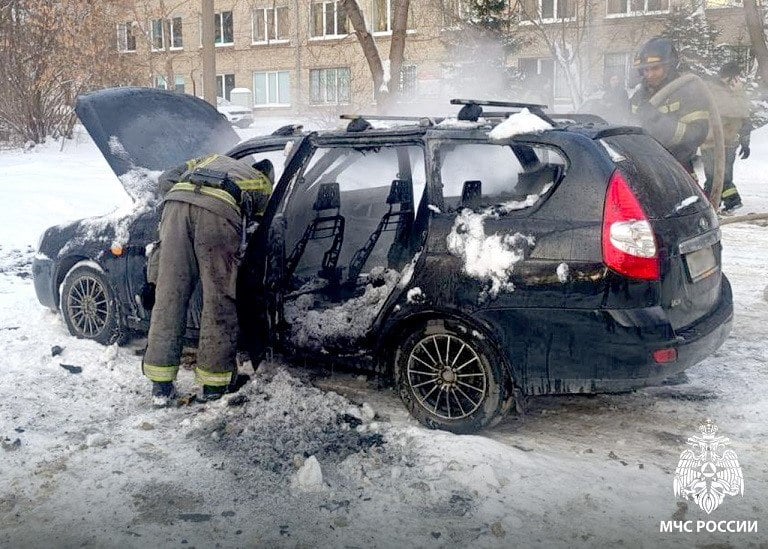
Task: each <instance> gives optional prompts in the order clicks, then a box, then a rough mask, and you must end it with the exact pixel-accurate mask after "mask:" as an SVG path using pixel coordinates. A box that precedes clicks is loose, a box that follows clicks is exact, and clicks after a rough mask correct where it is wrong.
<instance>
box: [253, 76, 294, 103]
mask: <svg viewBox="0 0 768 549" xmlns="http://www.w3.org/2000/svg"><path fill="white" fill-rule="evenodd" d="M260 74H263V75H264V76H265V79H266V89H267V102H266V103H256V87H257V86H256V76H257V75H260ZM280 74H287V75H288V102H287V103H283V102H280V101H279V100H280V99H281V97H280ZM270 75H275V78H276V79H277V88H276V89H277V95H278V97H277V98H276V99H277V101H271V99H272V98H271V97H269V95H270V92H269V91H270V86H269V76H270ZM290 106H291V71H290V70H265V71H262V70H259V71H253V107H254V108H255V109H268V108H275V107H290Z"/></svg>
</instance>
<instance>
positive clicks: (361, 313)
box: [284, 266, 407, 351]
mask: <svg viewBox="0 0 768 549" xmlns="http://www.w3.org/2000/svg"><path fill="white" fill-rule="evenodd" d="M406 268H407V266H406ZM399 279H400V273H399V272H397V271H395V270H392V269H384V268H382V267H376V268H374V269H371V272H370V274H369V276H368V284H366V286H365V291H364V293H363V295H361V296H358V297H354V298H352V299H349V300H347V301H345V302H343V303H341V304H339V305H334V304H333V303H332V302H330V301H328V300H327V299H326V298H325V297H324V296H321V295H318V294H310V293H305V294H303V295H300V296H299V297H298V298H296V299H295V300H294V301H292V302H287V303H286V304H285V309H284V310H285V319H286V321H287V322H288V323H289V324H290V325H291V336H290V337H291V341H292V342H293V343H294V345H296V346H298V347H303V348H309V349H314V350H317V351H319V350H323V349H325V350H326V351H327V350H329V349H331V348H332V349H340V348H342V347H344V346H347V345H349V344H351V343H352V342H354V341H356V340H359V339H361V338H362V337H364V336H365V334H366V333H367V331H368V329H369V328H370V327H371V325H372V324H373V321H374V320H375V318H376V315H378V314H379V311H380V310H381V307H382V306H383V305H384V302H385V301H386V300H387V297H389V294H390V293H392V290H393V289H394V287H395V284H397V281H398V280H399ZM310 284H312V281H310ZM302 291H303V290H302Z"/></svg>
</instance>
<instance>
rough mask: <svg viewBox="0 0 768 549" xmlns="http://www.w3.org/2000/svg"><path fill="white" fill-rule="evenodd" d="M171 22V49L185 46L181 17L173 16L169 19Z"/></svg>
mask: <svg viewBox="0 0 768 549" xmlns="http://www.w3.org/2000/svg"><path fill="white" fill-rule="evenodd" d="M169 24H170V26H171V49H172V50H180V49H182V48H184V40H183V35H182V32H181V30H182V24H181V17H173V18H172V19H170V20H169Z"/></svg>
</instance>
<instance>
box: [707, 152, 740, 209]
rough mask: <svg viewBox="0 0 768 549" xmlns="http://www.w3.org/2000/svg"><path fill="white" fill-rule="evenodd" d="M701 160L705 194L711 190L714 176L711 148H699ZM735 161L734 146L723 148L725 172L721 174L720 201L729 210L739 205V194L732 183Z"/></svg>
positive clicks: (713, 156) (713, 158)
mask: <svg viewBox="0 0 768 549" xmlns="http://www.w3.org/2000/svg"><path fill="white" fill-rule="evenodd" d="M701 161H702V163H703V164H704V173H705V174H706V176H707V180H706V182H705V183H704V190H705V192H706V193H707V196H709V194H710V193H711V192H712V182H713V181H714V178H715V175H714V174H715V151H714V150H713V149H709V148H707V149H702V150H701ZM735 161H736V146H735V145H734V146H730V147H726V148H725V173H724V175H723V194H722V195H721V198H720V203H721V204H722V205H723V208H725V209H726V210H730V209H731V208H734V207H736V206H740V205H741V196H740V195H739V191H738V190H737V189H736V185H734V184H733V163H734V162H735Z"/></svg>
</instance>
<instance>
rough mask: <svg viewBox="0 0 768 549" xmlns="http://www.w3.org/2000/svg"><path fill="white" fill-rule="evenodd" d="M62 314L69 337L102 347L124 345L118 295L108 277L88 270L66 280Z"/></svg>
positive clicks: (75, 271)
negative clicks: (94, 342) (93, 342)
mask: <svg viewBox="0 0 768 549" xmlns="http://www.w3.org/2000/svg"><path fill="white" fill-rule="evenodd" d="M61 314H62V316H63V317H64V322H65V323H66V324H67V328H68V329H69V333H70V334H72V335H73V336H75V337H78V338H81V339H92V340H94V341H96V342H98V343H101V344H102V345H112V344H113V343H115V342H118V343H120V342H122V341H124V339H125V338H124V336H123V331H122V329H121V327H122V322H121V319H120V318H119V308H118V305H117V302H116V301H115V295H114V292H113V290H112V286H110V284H109V282H108V281H107V278H106V276H105V275H104V274H103V273H101V272H99V271H97V270H96V269H93V268H91V267H88V266H80V267H75V268H74V269H73V270H72V271H70V272H69V273H68V274H67V276H66V278H65V279H64V287H63V288H62V291H61Z"/></svg>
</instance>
